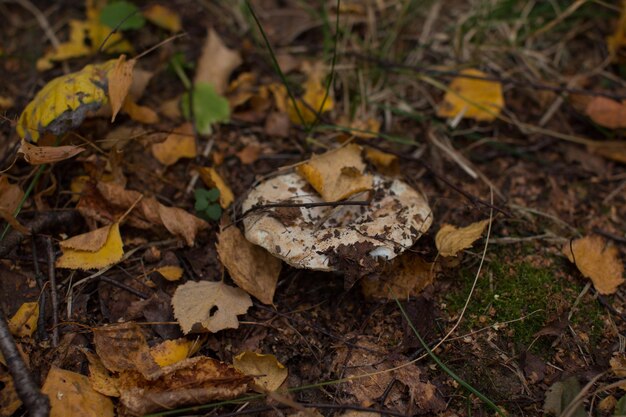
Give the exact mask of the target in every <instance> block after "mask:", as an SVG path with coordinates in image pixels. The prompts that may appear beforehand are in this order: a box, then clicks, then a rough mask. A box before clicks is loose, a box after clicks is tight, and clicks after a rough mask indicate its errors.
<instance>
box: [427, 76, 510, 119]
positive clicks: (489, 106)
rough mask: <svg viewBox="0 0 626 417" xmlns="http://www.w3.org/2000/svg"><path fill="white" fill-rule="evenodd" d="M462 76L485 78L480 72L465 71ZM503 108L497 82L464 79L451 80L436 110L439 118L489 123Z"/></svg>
mask: <svg viewBox="0 0 626 417" xmlns="http://www.w3.org/2000/svg"><path fill="white" fill-rule="evenodd" d="M461 74H463V75H469V76H473V77H487V74H485V73H484V72H482V71H478V70H475V69H466V70H463V71H461ZM503 107H504V97H503V96H502V85H501V84H500V83H499V82H497V81H487V80H480V79H473V78H466V77H462V76H460V77H457V78H455V79H453V80H452V82H451V83H450V86H449V91H447V92H446V95H445V97H444V98H443V102H442V103H441V105H440V106H439V108H438V109H437V116H439V117H451V118H454V117H458V116H459V115H462V117H464V118H468V119H474V120H478V121H485V122H491V121H493V120H495V119H496V118H497V117H498V116H499V115H500V111H501V110H502V108H503Z"/></svg>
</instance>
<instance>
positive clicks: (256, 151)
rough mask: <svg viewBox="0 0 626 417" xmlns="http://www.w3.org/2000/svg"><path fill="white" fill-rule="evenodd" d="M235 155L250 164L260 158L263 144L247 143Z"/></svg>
mask: <svg viewBox="0 0 626 417" xmlns="http://www.w3.org/2000/svg"><path fill="white" fill-rule="evenodd" d="M235 155H237V158H239V160H240V161H241V163H242V164H244V165H250V164H251V163H253V162H255V161H256V160H257V159H259V155H261V146H259V145H257V144H250V145H247V146H246V147H245V148H243V149H242V150H240V151H239V152H237V153H236V154H235Z"/></svg>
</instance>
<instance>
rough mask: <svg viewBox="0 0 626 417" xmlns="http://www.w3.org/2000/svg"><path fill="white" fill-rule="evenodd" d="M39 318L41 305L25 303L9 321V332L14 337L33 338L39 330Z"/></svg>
mask: <svg viewBox="0 0 626 417" xmlns="http://www.w3.org/2000/svg"><path fill="white" fill-rule="evenodd" d="M38 317H39V303H38V302H37V301H31V302H27V303H24V304H22V305H21V306H20V308H19V309H18V310H17V312H16V313H15V315H14V316H13V317H11V320H9V330H10V331H11V334H12V335H13V336H17V337H26V336H32V335H33V333H34V332H35V330H37V318H38Z"/></svg>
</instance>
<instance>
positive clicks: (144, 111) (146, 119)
mask: <svg viewBox="0 0 626 417" xmlns="http://www.w3.org/2000/svg"><path fill="white" fill-rule="evenodd" d="M122 110H124V113H126V114H128V115H129V116H130V118H131V119H133V120H134V121H136V122H139V123H143V124H146V125H151V124H154V123H157V122H158V121H159V115H158V114H157V113H156V112H155V111H154V110H152V109H151V108H149V107H146V106H140V105H139V104H137V103H135V102H134V101H133V100H131V99H130V97H126V100H125V101H124V104H123V105H122Z"/></svg>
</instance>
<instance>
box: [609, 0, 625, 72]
mask: <svg viewBox="0 0 626 417" xmlns="http://www.w3.org/2000/svg"><path fill="white" fill-rule="evenodd" d="M606 46H607V48H608V50H609V55H610V56H611V57H612V58H613V61H620V58H623V56H620V51H621V49H622V48H623V47H624V46H626V1H622V10H621V12H620V16H619V21H618V22H617V26H616V27H615V32H613V34H612V35H611V36H608V37H607V38H606Z"/></svg>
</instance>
